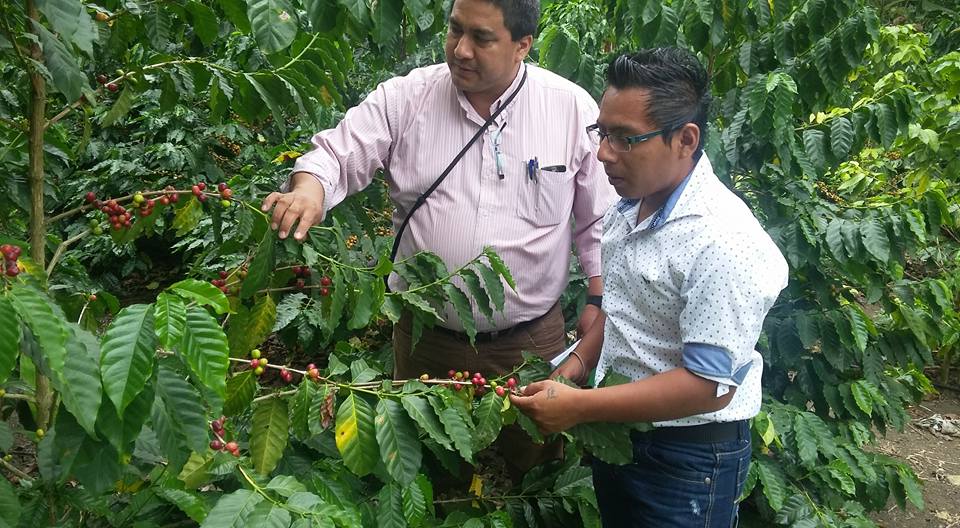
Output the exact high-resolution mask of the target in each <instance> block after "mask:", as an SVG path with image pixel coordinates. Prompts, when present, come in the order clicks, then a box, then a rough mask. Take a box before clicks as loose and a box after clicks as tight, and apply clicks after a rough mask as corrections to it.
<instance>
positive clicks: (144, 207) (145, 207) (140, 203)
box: [133, 192, 157, 218]
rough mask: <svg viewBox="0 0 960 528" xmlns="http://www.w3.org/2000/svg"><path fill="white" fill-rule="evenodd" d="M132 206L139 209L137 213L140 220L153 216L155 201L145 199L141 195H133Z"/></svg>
mask: <svg viewBox="0 0 960 528" xmlns="http://www.w3.org/2000/svg"><path fill="white" fill-rule="evenodd" d="M133 204H134V205H135V206H137V207H138V208H140V211H139V212H138V213H137V214H139V215H140V216H141V217H142V218H146V217H148V216H150V215H151V214H153V208H154V206H156V205H157V202H156V200H153V199H149V200H148V199H147V198H145V197H144V196H143V193H139V192H138V193H134V195H133Z"/></svg>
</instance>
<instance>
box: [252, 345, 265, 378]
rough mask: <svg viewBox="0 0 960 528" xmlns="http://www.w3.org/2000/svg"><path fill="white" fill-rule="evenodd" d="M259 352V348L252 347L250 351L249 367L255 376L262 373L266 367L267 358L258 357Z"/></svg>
mask: <svg viewBox="0 0 960 528" xmlns="http://www.w3.org/2000/svg"><path fill="white" fill-rule="evenodd" d="M260 355H261V352H260V349H259V348H254V349H253V350H251V351H250V368H251V369H252V370H253V373H254V374H256V375H257V376H259V375H261V374H263V369H265V368H267V363H268V361H267V358H265V357H260Z"/></svg>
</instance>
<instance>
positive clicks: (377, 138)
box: [294, 64, 617, 331]
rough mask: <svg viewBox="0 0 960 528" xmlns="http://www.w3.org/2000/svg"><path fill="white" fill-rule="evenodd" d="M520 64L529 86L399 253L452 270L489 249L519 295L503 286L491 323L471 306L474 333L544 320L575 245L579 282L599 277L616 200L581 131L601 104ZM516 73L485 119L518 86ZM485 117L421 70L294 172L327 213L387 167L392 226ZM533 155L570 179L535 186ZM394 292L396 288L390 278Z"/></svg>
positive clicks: (347, 122)
mask: <svg viewBox="0 0 960 528" xmlns="http://www.w3.org/2000/svg"><path fill="white" fill-rule="evenodd" d="M523 67H525V68H526V69H527V72H528V78H527V81H526V84H525V85H524V86H523V87H522V88H521V91H520V92H519V93H518V94H517V97H516V99H514V101H513V102H512V103H511V104H510V106H509V107H507V108H506V109H504V111H503V112H502V113H501V114H500V115H499V116H498V117H497V119H496V121H495V122H494V123H492V124H491V125H490V127H489V128H488V129H487V132H486V133H485V134H484V135H483V136H481V137H480V138H479V139H477V141H476V142H475V143H474V144H473V145H472V146H471V147H470V149H469V150H468V151H467V153H466V154H465V155H464V157H463V159H461V160H460V162H459V163H458V164H457V166H456V167H455V168H454V169H453V170H452V171H451V173H450V174H449V175H448V176H447V178H446V179H445V180H444V181H443V183H441V184H440V186H439V187H438V188H437V190H436V191H434V192H433V194H432V195H430V197H429V198H427V200H426V203H425V204H424V205H423V206H422V207H421V208H420V209H419V210H417V212H416V213H415V214H414V215H413V217H412V218H411V220H410V224H409V225H408V226H407V230H406V232H405V233H404V234H403V238H402V241H401V244H400V249H399V254H398V257H397V258H398V260H399V259H400V258H403V257H404V256H408V255H411V254H413V253H415V252H417V251H420V250H428V251H432V252H434V253H436V254H437V255H439V256H440V257H441V258H442V259H443V260H444V262H446V264H447V266H448V268H449V269H451V270H453V269H456V268H458V267H460V266H462V265H463V264H464V263H466V262H468V261H470V260H471V259H473V258H474V257H476V256H477V255H478V254H480V252H481V251H482V250H483V248H484V247H485V246H492V247H494V248H495V250H496V251H497V253H499V254H500V256H501V257H503V259H504V261H505V262H506V264H507V266H508V267H509V268H510V270H511V272H512V274H513V276H514V278H515V279H516V282H517V290H516V291H515V292H514V291H511V290H510V288H509V287H507V288H506V289H507V297H506V303H505V309H504V312H503V313H499V314H496V316H495V323H496V324H495V325H493V326H491V325H490V322H489V321H488V320H487V319H486V318H485V317H483V316H482V315H480V313H479V312H478V311H477V310H476V308H474V317H475V319H476V322H477V328H478V330H479V331H490V330H494V329H497V330H502V329H505V328H509V327H511V326H513V325H515V324H517V323H519V322H522V321H527V320H530V319H533V318H536V317H538V316H540V315H543V314H544V313H545V312H546V311H547V310H548V309H549V308H550V307H551V306H552V305H553V303H555V302H556V301H557V299H559V297H560V294H561V293H562V292H563V290H564V288H565V287H566V285H567V281H568V273H567V270H568V264H569V254H570V248H571V242H574V241H575V242H576V246H577V249H578V254H579V258H580V265H581V267H582V269H583V270H584V272H585V273H586V275H587V276H589V277H593V276H597V275H600V234H601V230H602V218H603V215H604V213H605V212H606V210H607V208H608V207H609V206H610V205H611V204H612V203H613V202H614V201H615V200H616V198H617V195H616V192H615V191H614V190H613V187H611V186H610V185H609V183H608V182H607V178H606V175H605V173H604V171H603V167H602V165H600V163H599V162H598V161H597V158H596V147H595V146H594V145H593V143H592V142H591V141H590V139H589V137H588V136H587V133H586V131H585V127H587V126H588V125H590V124H593V123H594V122H595V121H596V118H597V115H598V113H599V111H598V109H597V105H596V103H595V102H594V101H593V99H592V98H591V97H590V95H589V94H587V92H585V91H584V90H583V89H581V88H580V87H578V86H577V85H575V84H573V83H572V82H570V81H567V80H566V79H563V78H562V77H559V76H558V75H555V74H553V73H551V72H549V71H547V70H544V69H541V68H538V67H536V66H533V65H525V66H523ZM523 67H521V69H520V72H519V74H518V75H517V77H516V79H515V80H514V82H513V85H511V86H510V87H509V88H507V90H506V92H504V94H503V95H502V96H501V98H500V100H498V101H497V102H495V103H494V105H493V106H492V107H491V113H493V111H494V110H495V109H496V108H498V105H499V104H500V102H501V101H502V100H505V99H506V98H507V97H509V95H510V94H511V93H513V91H514V89H515V88H516V87H517V86H518V85H519V83H520V79H521V77H522V73H523ZM484 121H485V120H484V119H483V118H481V117H480V115H479V114H478V113H477V112H476V110H475V109H474V108H473V107H472V106H471V105H470V103H469V102H468V101H467V99H466V97H465V96H464V95H463V93H461V92H460V91H459V90H457V89H456V88H455V87H454V85H453V83H452V82H451V80H450V70H449V68H448V67H447V65H446V64H438V65H434V66H428V67H425V68H419V69H416V70H413V71H412V72H410V73H409V74H408V75H406V76H404V77H396V78H393V79H390V80H388V81H386V82H384V83H382V84H380V85H379V86H378V87H377V89H376V90H374V91H373V93H371V94H370V95H369V96H367V98H366V100H364V101H363V102H362V103H361V104H359V105H358V106H356V107H354V108H351V109H350V110H349V111H348V112H347V114H346V116H345V117H344V119H343V120H342V121H341V122H340V124H339V125H338V126H337V127H336V128H333V129H330V130H325V131H323V132H320V133H318V134H316V135H315V136H314V137H313V140H312V141H313V145H314V147H315V148H314V150H312V151H311V152H309V153H307V154H305V155H304V156H302V157H300V158H299V159H297V163H296V166H295V167H294V172H301V171H302V172H308V173H311V174H313V175H315V176H316V177H317V179H318V180H319V181H320V182H321V184H322V185H323V187H324V190H325V192H326V200H325V202H326V203H325V204H324V206H325V208H328V209H329V208H331V207H333V206H335V205H337V204H338V203H340V202H341V201H343V199H344V198H346V197H347V196H348V195H350V194H352V193H355V192H357V191H359V190H361V189H363V188H364V187H366V186H367V185H369V184H370V182H371V181H372V180H373V177H374V175H375V173H376V171H377V170H378V169H384V170H385V171H386V174H387V182H388V185H389V191H390V197H391V198H392V200H393V203H394V204H396V210H395V212H394V214H393V224H394V228H395V229H396V228H398V227H399V225H400V223H401V222H402V221H403V218H404V217H405V216H406V214H407V211H409V210H410V207H412V206H413V204H414V202H415V201H416V199H417V197H418V196H419V195H420V194H421V193H423V192H424V191H425V190H426V189H427V188H428V187H429V186H430V184H431V183H433V181H434V180H435V179H436V178H437V177H438V176H439V175H440V173H441V172H443V169H444V168H446V166H447V164H449V163H450V161H451V160H452V159H453V158H454V156H456V154H457V153H458V152H459V151H460V149H461V148H463V146H464V145H465V144H466V143H467V141H469V140H470V138H471V137H472V136H473V134H474V133H476V131H477V130H478V129H479V127H480V126H482V125H483V123H484ZM497 142H499V145H500V155H499V157H500V163H499V167H498V163H497V157H498V156H497V154H496V150H495V144H496V143H497ZM533 158H537V159H538V160H539V164H540V166H541V167H547V166H559V165H562V166H565V171H560V172H551V171H542V172H541V173H540V175H539V178H538V179H536V180H533V179H530V178H529V177H528V175H527V171H526V164H527V161H528V160H530V159H533ZM501 173H502V174H503V178H502V179H501V178H500V174H501ZM390 284H391V287H399V286H400V283H399V282H398V280H397V277H396V276H393V277H392V278H391V283H390ZM443 315H444V317H445V319H446V320H445V321H444V323H443V325H444V326H447V327H449V328H452V329H455V330H462V325H461V324H460V321H459V319H458V318H457V317H456V315H455V312H454V311H453V309H452V307H450V306H447V307H446V308H445V313H444V314H443Z"/></svg>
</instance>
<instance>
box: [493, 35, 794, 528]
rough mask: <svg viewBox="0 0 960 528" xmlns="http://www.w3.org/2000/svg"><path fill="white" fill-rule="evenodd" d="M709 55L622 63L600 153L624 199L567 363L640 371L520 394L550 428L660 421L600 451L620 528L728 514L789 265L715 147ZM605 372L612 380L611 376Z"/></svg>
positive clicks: (601, 497)
mask: <svg viewBox="0 0 960 528" xmlns="http://www.w3.org/2000/svg"><path fill="white" fill-rule="evenodd" d="M709 104H710V96H709V89H708V80H707V75H706V72H705V71H704V68H703V66H702V65H701V64H700V62H699V61H698V60H697V58H696V57H695V56H694V55H692V54H691V53H689V52H688V51H685V50H681V49H677V48H658V49H650V50H643V51H640V52H638V53H636V54H632V55H623V56H620V57H618V58H616V59H615V60H614V61H613V62H611V64H610V67H609V69H608V71H607V89H606V91H605V93H604V95H603V100H602V101H601V104H600V116H599V118H598V120H597V124H596V125H593V126H592V127H590V128H589V130H590V131H591V133H592V134H594V135H595V139H596V141H598V142H599V150H598V154H597V157H598V158H599V159H600V161H601V162H603V164H604V168H605V169H606V172H607V176H608V178H609V180H610V183H611V184H612V185H613V186H614V187H615V188H616V190H617V192H618V193H619V194H620V196H621V197H622V199H621V200H620V203H619V204H617V205H616V206H615V207H613V208H611V209H610V211H608V212H607V215H606V217H605V218H604V231H603V238H602V244H603V253H602V259H603V277H604V282H605V287H604V289H605V291H606V293H605V294H604V299H603V303H602V304H603V312H604V314H605V316H604V317H605V319H603V320H600V321H599V322H601V323H602V324H595V325H594V326H593V327H592V330H591V331H590V332H588V334H587V335H586V336H584V339H583V340H582V341H581V344H580V346H579V347H578V348H577V350H576V351H575V353H574V354H571V356H570V359H568V360H567V361H565V362H564V363H563V364H562V365H561V366H560V368H558V369H557V372H555V374H557V375H563V376H565V377H567V378H569V379H572V380H575V381H582V380H583V378H585V377H586V375H587V372H588V371H589V370H590V369H591V368H593V367H596V368H597V374H598V378H602V377H603V375H604V374H605V373H607V372H609V371H612V372H616V373H619V374H622V375H625V376H627V377H629V378H630V379H632V380H633V382H632V383H626V384H623V385H617V386H613V387H605V388H599V389H588V390H580V389H575V388H571V387H568V386H566V385H563V384H560V383H557V382H555V381H542V382H538V383H533V384H531V385H529V386H527V387H526V388H525V389H524V392H523V396H514V397H511V399H512V400H513V402H514V404H516V405H517V406H518V407H520V409H521V410H522V411H523V412H525V413H526V414H528V415H529V416H530V417H531V418H533V419H534V421H536V422H537V424H538V426H539V427H540V429H541V430H542V431H544V432H557V431H563V430H565V429H568V428H570V427H572V426H574V425H576V424H578V423H583V422H602V421H606V422H653V425H654V426H655V427H654V429H653V431H652V432H648V433H635V434H634V438H633V442H634V460H633V463H631V464H628V465H625V466H612V465H609V464H605V463H603V462H600V461H595V462H594V467H593V479H594V486H595V488H596V492H597V501H598V504H599V506H600V513H601V518H602V520H603V524H604V526H607V527H614V526H615V527H627V526H638V527H657V528H660V527H672V526H677V527H681V526H682V527H684V528H686V527H690V526H703V527H730V526H734V525H735V524H736V519H737V498H738V497H739V496H740V493H741V492H742V490H743V484H744V480H745V479H746V475H747V471H748V469H749V466H750V431H749V427H748V420H749V419H750V418H751V417H753V416H755V415H756V414H757V412H758V411H759V409H760V398H761V393H760V377H761V373H762V370H763V360H762V358H761V356H760V354H759V353H758V352H757V351H756V350H755V346H756V343H757V340H758V339H759V336H760V331H761V328H762V324H763V319H764V317H765V316H766V314H767V312H768V311H769V310H770V308H771V306H773V303H774V301H776V299H777V296H778V295H779V293H780V291H781V290H782V289H783V288H784V287H785V286H786V284H787V264H786V261H785V260H784V258H783V255H782V254H781V253H780V251H779V249H778V248H777V246H776V245H775V244H774V243H773V241H772V240H771V239H770V237H769V236H768V235H767V233H766V232H765V231H764V230H763V228H762V226H761V225H760V223H759V222H758V221H757V220H756V218H755V217H754V216H753V214H752V213H751V212H750V210H749V208H748V207H747V206H746V205H745V204H744V203H743V201H741V200H740V199H739V198H738V197H737V196H736V195H735V194H734V193H733V192H731V191H730V190H729V189H727V188H726V187H725V186H724V185H723V184H722V183H721V182H720V180H719V179H717V176H716V175H715V174H714V172H713V168H712V166H711V164H710V160H709V159H708V158H707V156H706V155H704V153H703V144H704V140H705V137H704V136H705V132H706V130H707V129H706V121H707V115H708V110H709ZM598 382H599V380H598Z"/></svg>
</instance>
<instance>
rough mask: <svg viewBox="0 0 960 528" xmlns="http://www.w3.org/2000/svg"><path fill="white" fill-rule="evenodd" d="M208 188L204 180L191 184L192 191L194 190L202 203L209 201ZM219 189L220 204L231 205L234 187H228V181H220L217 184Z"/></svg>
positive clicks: (194, 193)
mask: <svg viewBox="0 0 960 528" xmlns="http://www.w3.org/2000/svg"><path fill="white" fill-rule="evenodd" d="M206 190H207V184H206V183H204V182H197V183H195V184H193V185H192V186H190V192H192V193H193V195H194V196H196V197H197V200H200V202H201V203H202V202H206V201H207V194H206ZM217 191H219V192H220V205H222V206H224V207H230V199H231V198H233V189H231V188H230V187H228V186H227V184H226V183H224V182H220V183H218V184H217Z"/></svg>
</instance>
